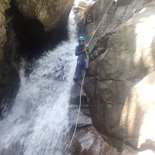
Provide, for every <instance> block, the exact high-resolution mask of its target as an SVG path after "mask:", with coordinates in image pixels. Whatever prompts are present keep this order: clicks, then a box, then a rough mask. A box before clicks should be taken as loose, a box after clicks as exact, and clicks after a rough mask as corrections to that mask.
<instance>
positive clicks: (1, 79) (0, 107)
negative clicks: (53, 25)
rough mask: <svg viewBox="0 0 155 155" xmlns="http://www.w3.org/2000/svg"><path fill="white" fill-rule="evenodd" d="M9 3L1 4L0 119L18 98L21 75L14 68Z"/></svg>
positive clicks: (3, 0)
mask: <svg viewBox="0 0 155 155" xmlns="http://www.w3.org/2000/svg"><path fill="white" fill-rule="evenodd" d="M8 8H9V1H7V0H2V1H1V2H0V118H2V117H4V115H5V114H6V112H7V110H8V109H9V108H10V107H11V103H12V102H13V99H14V98H15V96H16V93H17V91H18V87H19V75H18V73H17V70H16V69H15V67H14V66H13V64H12V62H13V59H14V56H13V55H14V54H15V53H14V52H15V51H14V39H15V38H14V36H13V32H12V31H11V30H10V27H9V23H8V22H9V21H8V20H9V19H8V17H7V16H6V14H5V11H6V10H7V9H8Z"/></svg>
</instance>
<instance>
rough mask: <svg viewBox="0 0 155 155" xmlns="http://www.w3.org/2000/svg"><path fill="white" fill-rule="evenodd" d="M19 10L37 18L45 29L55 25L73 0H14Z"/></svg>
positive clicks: (67, 10) (47, 29)
mask: <svg viewBox="0 0 155 155" xmlns="http://www.w3.org/2000/svg"><path fill="white" fill-rule="evenodd" d="M15 1H16V4H17V7H18V8H19V10H20V12H22V14H23V15H24V16H26V17H30V18H35V19H37V20H38V21H39V22H40V23H42V25H43V26H44V30H45V31H49V30H51V29H53V28H55V27H56V25H57V23H58V22H59V21H60V19H61V17H62V16H63V15H64V14H65V13H66V12H69V11H70V9H71V7H72V4H73V0H63V1H62V0H57V1H55V0H29V1H27V0H15Z"/></svg>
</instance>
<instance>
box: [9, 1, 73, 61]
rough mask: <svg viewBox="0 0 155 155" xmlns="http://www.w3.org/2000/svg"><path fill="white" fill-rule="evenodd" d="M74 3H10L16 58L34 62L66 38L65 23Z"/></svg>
mask: <svg viewBox="0 0 155 155" xmlns="http://www.w3.org/2000/svg"><path fill="white" fill-rule="evenodd" d="M72 3H73V0H69V1H67V0H64V1H60V0H58V1H54V0H52V1H51V0H45V1H44V0H39V1H37V0H36V1H34V0H33V1H32V0H30V1H27V0H12V1H11V12H12V15H13V27H14V30H15V32H16V35H17V39H18V42H19V45H20V46H19V50H18V54H19V55H22V56H23V55H24V57H27V58H28V59H33V58H34V57H36V56H39V55H41V54H42V52H43V51H45V50H49V49H52V48H54V47H55V46H56V45H57V44H58V43H59V42H60V41H62V40H65V39H67V38H68V31H67V23H68V16H69V12H70V10H71V7H72Z"/></svg>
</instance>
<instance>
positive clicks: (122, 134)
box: [85, 0, 155, 148]
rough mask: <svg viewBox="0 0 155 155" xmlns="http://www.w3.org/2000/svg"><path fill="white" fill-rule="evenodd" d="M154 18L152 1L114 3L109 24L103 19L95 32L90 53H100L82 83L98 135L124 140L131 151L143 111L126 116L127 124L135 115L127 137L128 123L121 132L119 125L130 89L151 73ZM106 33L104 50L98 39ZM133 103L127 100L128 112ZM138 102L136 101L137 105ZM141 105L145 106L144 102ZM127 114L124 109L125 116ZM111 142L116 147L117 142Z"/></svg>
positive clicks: (154, 12)
mask: <svg viewBox="0 0 155 155" xmlns="http://www.w3.org/2000/svg"><path fill="white" fill-rule="evenodd" d="M154 17H155V3H154V2H151V1H144V0H141V1H137V0H134V1H130V2H129V1H128V3H127V2H125V1H118V5H117V8H116V10H115V11H114V12H113V14H111V15H110V18H111V19H112V20H111V21H108V22H110V24H108V23H107V20H106V19H107V18H106V17H105V20H106V21H105V22H104V20H103V24H101V26H100V29H99V31H100V32H102V30H103V29H105V31H103V32H102V33H98V35H97V39H96V44H95V46H94V48H93V52H94V51H95V52H100V51H102V52H101V53H103V54H101V53H100V54H101V55H100V56H98V57H97V59H96V60H95V62H92V63H91V64H90V71H91V72H92V74H91V76H90V77H88V78H87V79H86V83H85V91H86V92H87V97H88V99H89V102H90V111H91V116H92V120H93V123H94V125H95V127H96V128H97V129H98V130H99V131H100V132H101V133H102V134H106V135H108V136H110V137H113V138H114V139H119V140H121V141H122V142H124V139H126V140H125V142H127V144H130V145H132V146H133V147H135V148H137V147H139V146H138V144H137V139H135V137H136V138H138V137H139V132H140V128H139V127H140V125H142V124H141V122H139V123H137V122H138V121H141V119H140V117H142V118H144V117H143V114H144V113H145V112H144V111H143V110H142V111H141V110H140V111H141V112H139V111H138V110H137V111H134V112H135V113H132V112H131V113H130V114H131V115H134V116H133V117H130V118H129V122H130V121H131V122H132V121H133V122H134V120H135V117H136V116H137V120H135V123H132V124H131V126H132V127H133V132H132V133H130V134H129V133H128V130H129V127H128V125H129V124H130V123H129V122H128V124H124V126H123V129H122V127H121V125H120V122H121V120H122V117H123V116H124V105H125V107H126V104H127V103H126V102H125V100H126V98H127V96H128V94H129V92H130V90H131V89H132V87H133V86H135V84H137V83H138V82H139V81H140V80H141V79H142V78H144V77H145V76H146V75H147V74H148V73H151V72H152V71H154V70H155V65H154V62H155V55H154V50H155V46H154V44H155V39H154V38H155V33H154V32H155V24H154V22H153V21H154ZM103 26H104V27H103ZM107 34H109V35H110V38H109V40H108V42H107V45H106V48H105V47H104V46H103V43H102V41H101V40H103V38H104V37H105V35H107ZM104 49H105V50H104ZM104 52H105V53H104ZM150 91H151V90H150ZM136 98H137V97H136ZM128 100H130V99H128ZM134 101H135V100H133V102H134ZM133 102H131V101H128V106H129V107H130V108H129V109H128V110H129V111H130V110H131V109H132V108H133V109H134V107H135V105H134V104H133ZM140 102H141V101H138V103H139V104H140ZM145 103H146V104H147V101H146V102H145ZM137 109H138V107H137ZM146 110H147V109H146ZM129 111H128V112H129ZM128 112H127V109H126V113H125V117H127V115H128ZM136 123H137V125H136ZM129 126H130V125H129ZM148 132H149V131H148ZM134 140H135V142H134ZM113 143H114V144H115V146H116V144H117V142H114V141H113ZM122 144H123V143H122ZM116 147H117V146H116Z"/></svg>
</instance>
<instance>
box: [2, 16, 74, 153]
mask: <svg viewBox="0 0 155 155" xmlns="http://www.w3.org/2000/svg"><path fill="white" fill-rule="evenodd" d="M73 18H74V16H73V13H71V15H70V20H69V32H70V40H69V41H65V42H62V43H61V44H60V45H59V46H58V47H57V48H56V49H55V50H54V51H49V52H48V54H46V55H45V56H43V57H42V58H41V59H40V60H38V61H37V63H36V64H37V65H36V67H35V68H34V71H33V72H32V73H31V74H30V76H29V78H28V79H27V78H25V77H24V70H21V74H20V75H21V87H20V90H19V93H18V95H17V97H16V100H15V104H14V106H13V109H12V111H11V112H10V113H9V114H8V116H7V117H6V118H5V119H4V120H2V121H0V155H64V153H63V148H64V147H65V145H63V143H64V142H63V138H64V135H66V133H67V131H68V130H69V128H68V126H69V122H68V107H69V98H70V90H71V87H72V84H73V82H72V81H73V80H72V79H73V76H74V70H75V65H76V58H75V56H74V49H75V46H76V39H75V38H76V27H75V23H74V19H73Z"/></svg>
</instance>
